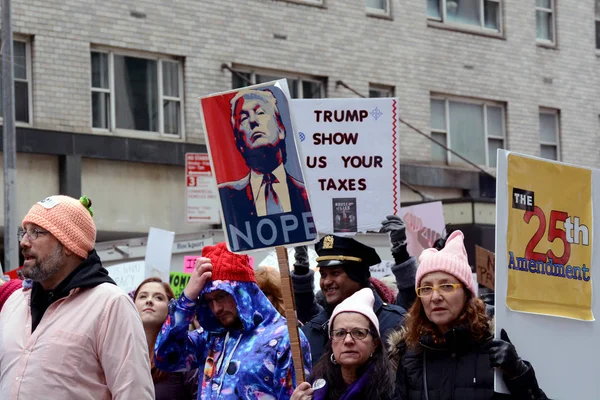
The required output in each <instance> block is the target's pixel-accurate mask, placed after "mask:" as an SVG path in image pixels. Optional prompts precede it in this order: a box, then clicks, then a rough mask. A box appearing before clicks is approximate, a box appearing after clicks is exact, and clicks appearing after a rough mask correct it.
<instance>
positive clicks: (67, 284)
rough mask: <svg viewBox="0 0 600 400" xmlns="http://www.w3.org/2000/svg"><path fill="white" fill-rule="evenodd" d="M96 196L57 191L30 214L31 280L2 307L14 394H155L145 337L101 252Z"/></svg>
mask: <svg viewBox="0 0 600 400" xmlns="http://www.w3.org/2000/svg"><path fill="white" fill-rule="evenodd" d="M91 205H92V202H91V201H90V199H89V198H87V197H86V196H83V197H81V198H80V199H79V200H77V199H74V198H71V197H68V196H51V197H48V198H46V199H45V200H42V201H39V202H38V203H36V204H34V205H33V207H31V209H30V210H29V212H28V213H27V215H26V216H25V218H24V219H23V223H22V227H23V230H22V231H20V232H19V240H20V245H21V249H22V252H23V257H24V259H25V261H24V263H23V269H22V273H23V276H24V278H27V279H30V280H32V281H33V284H32V286H31V289H28V288H23V289H19V290H17V291H15V292H14V293H13V294H12V295H11V296H10V297H9V298H8V300H7V301H6V303H5V304H4V307H3V309H2V313H0V393H2V394H3V395H2V398H7V399H14V400H17V399H42V398H49V396H50V397H51V398H53V399H75V398H76V399H90V400H92V399H103V400H105V399H106V400H107V399H133V398H135V399H154V385H153V383H152V376H151V374H150V361H149V359H148V348H147V343H146V337H145V334H144V329H143V326H142V322H141V319H140V316H139V314H138V312H137V310H136V308H135V306H134V305H133V302H132V301H131V299H129V297H128V295H127V294H126V293H125V292H123V291H122V290H121V289H119V288H118V287H117V286H116V285H115V283H114V281H113V280H112V279H111V278H110V277H109V276H108V272H107V271H106V269H104V268H103V267H102V263H101V262H100V258H99V257H98V254H96V251H95V250H94V245H95V241H96V225H95V223H94V220H93V218H92V217H93V212H92V208H91Z"/></svg>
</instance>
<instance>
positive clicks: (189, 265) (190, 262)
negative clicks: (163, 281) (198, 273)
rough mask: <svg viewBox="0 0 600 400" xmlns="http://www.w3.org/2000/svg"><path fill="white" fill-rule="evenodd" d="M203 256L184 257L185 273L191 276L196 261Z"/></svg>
mask: <svg viewBox="0 0 600 400" xmlns="http://www.w3.org/2000/svg"><path fill="white" fill-rule="evenodd" d="M200 257H201V256H184V257H183V272H185V273H186V274H191V273H192V272H194V269H195V267H196V260H197V259H199V258H200Z"/></svg>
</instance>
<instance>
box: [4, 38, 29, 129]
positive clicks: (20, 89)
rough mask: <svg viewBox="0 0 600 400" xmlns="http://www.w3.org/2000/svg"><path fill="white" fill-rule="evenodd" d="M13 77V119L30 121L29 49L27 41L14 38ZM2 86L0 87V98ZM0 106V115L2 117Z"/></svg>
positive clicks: (24, 121)
mask: <svg viewBox="0 0 600 400" xmlns="http://www.w3.org/2000/svg"><path fill="white" fill-rule="evenodd" d="M0 60H1V58H0ZM13 78H14V82H15V86H14V91H15V121H16V122H23V123H26V124H28V123H30V122H31V112H30V110H31V49H30V45H29V41H28V40H25V39H15V40H14V41H13ZM1 98H2V88H1V87H0V99H1ZM2 112H3V110H2V107H0V117H2Z"/></svg>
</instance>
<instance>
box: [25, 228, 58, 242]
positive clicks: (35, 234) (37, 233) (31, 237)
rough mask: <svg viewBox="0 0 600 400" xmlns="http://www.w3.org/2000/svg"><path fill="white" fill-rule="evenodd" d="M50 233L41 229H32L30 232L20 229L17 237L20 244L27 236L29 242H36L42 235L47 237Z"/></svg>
mask: <svg viewBox="0 0 600 400" xmlns="http://www.w3.org/2000/svg"><path fill="white" fill-rule="evenodd" d="M49 233H50V232H47V231H41V230H39V229H37V228H36V229H30V230H27V231H26V230H23V229H19V231H18V232H17V237H18V238H19V242H20V241H21V240H23V238H24V237H25V235H27V239H29V241H30V242H31V241H34V240H36V239H37V238H38V236H40V235H47V234H49Z"/></svg>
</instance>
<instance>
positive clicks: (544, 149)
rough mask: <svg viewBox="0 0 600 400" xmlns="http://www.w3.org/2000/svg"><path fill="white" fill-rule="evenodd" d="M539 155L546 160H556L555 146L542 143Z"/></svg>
mask: <svg viewBox="0 0 600 400" xmlns="http://www.w3.org/2000/svg"><path fill="white" fill-rule="evenodd" d="M540 155H541V156H542V158H546V159H548V160H558V154H557V152H556V146H551V145H545V144H543V145H542V146H541V148H540Z"/></svg>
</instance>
